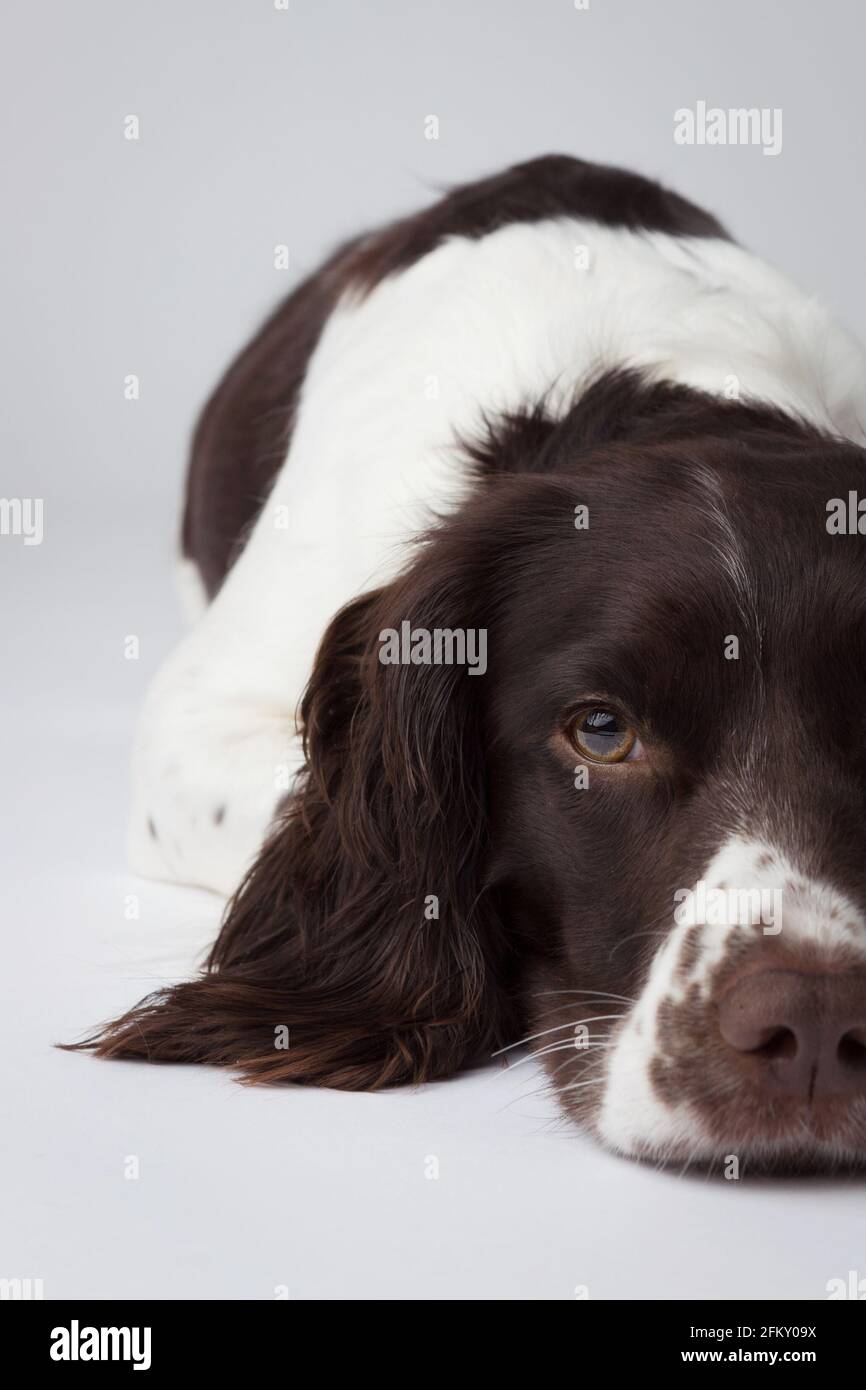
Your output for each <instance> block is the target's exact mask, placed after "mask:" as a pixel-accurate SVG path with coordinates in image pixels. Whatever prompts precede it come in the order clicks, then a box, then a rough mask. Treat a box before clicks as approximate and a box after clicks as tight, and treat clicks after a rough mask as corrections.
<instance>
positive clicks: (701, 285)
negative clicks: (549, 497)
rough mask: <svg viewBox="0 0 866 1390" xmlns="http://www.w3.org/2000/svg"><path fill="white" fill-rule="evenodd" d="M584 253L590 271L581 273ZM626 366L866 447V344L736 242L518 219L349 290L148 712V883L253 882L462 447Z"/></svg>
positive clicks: (143, 750) (459, 468)
mask: <svg viewBox="0 0 866 1390" xmlns="http://www.w3.org/2000/svg"><path fill="white" fill-rule="evenodd" d="M584 246H585V247H587V248H588V251H589V268H588V269H579V268H578V257H577V256H576V252H577V249H578V248H580V247H584ZM618 364H624V365H633V366H637V367H641V368H644V369H646V370H648V371H649V372H650V373H652V374H655V375H656V376H659V377H665V378H668V379H672V380H674V381H680V382H684V383H688V384H690V385H692V386H696V387H701V388H703V389H705V390H708V391H711V392H718V393H720V394H728V395H731V394H735V393H739V394H740V395H741V396H742V397H744V398H745V397H748V396H753V397H756V398H759V399H761V400H764V401H770V402H774V403H776V404H778V405H781V406H783V407H785V408H787V409H791V410H794V411H797V412H799V413H800V414H802V415H803V416H805V417H806V418H808V419H810V420H813V421H815V422H817V423H819V424H821V425H824V426H826V427H828V428H830V429H833V430H835V431H836V432H838V433H840V434H846V435H850V436H851V437H852V438H856V439H858V440H862V438H863V430H862V422H863V421H864V420H866V396H864V390H866V357H864V353H863V350H862V349H861V348H860V346H859V345H858V344H857V343H855V342H854V341H853V340H852V339H851V338H850V337H849V335H848V334H847V333H846V332H844V331H843V330H842V329H840V328H839V327H838V326H837V325H836V324H834V322H833V321H832V320H831V318H830V317H829V316H828V315H827V313H826V312H825V311H824V310H823V309H822V308H821V307H820V306H819V305H818V304H816V303H815V302H814V301H813V300H812V299H810V298H808V297H806V296H805V295H803V294H801V293H800V292H799V291H798V290H797V289H796V288H795V287H794V286H793V285H792V284H791V283H790V282H789V281H788V280H787V279H786V278H785V277H784V276H782V275H781V274H779V273H778V272H776V271H774V270H772V269H771V268H770V267H769V266H766V265H764V264H763V263H762V262H761V261H759V260H758V259H757V258H756V257H754V256H751V255H749V254H748V253H747V252H745V251H743V250H741V249H740V248H739V247H737V246H734V245H732V244H730V243H728V242H725V241H721V240H714V239H710V240H704V239H688V238H686V239H678V238H675V237H670V236H665V235H662V234H660V233H637V232H631V231H627V230H623V229H616V228H609V227H603V226H599V225H597V224H595V223H591V222H582V221H577V220H573V219H557V220H553V221H548V222H541V223H536V224H530V225H527V224H517V225H511V226H507V227H504V228H502V229H500V230H498V231H495V232H493V233H491V234H490V235H488V236H485V237H483V238H480V239H478V240H469V239H466V238H453V239H451V240H448V241H447V242H445V243H444V244H443V245H441V246H439V247H438V248H437V249H436V250H434V251H433V252H431V253H430V254H429V255H428V256H426V257H425V258H424V259H423V260H421V261H419V262H418V263H417V264H415V265H414V266H412V267H411V268H410V269H408V270H406V271H405V272H403V273H402V274H400V275H396V276H393V277H391V278H389V279H387V280H385V281H384V282H383V283H382V284H380V285H379V286H378V287H377V288H376V289H374V290H373V291H372V293H371V294H370V295H369V296H368V297H367V298H364V299H354V298H352V297H348V298H347V299H346V300H344V302H343V303H342V304H341V305H340V306H339V307H338V309H337V310H336V311H335V312H334V314H333V315H332V317H331V319H330V320H329V322H328V324H327V325H326V327H325V330H324V333H323V334H322V338H321V340H320V342H319V345H318V347H317V348H316V350H315V353H314V354H313V358H312V360H311V362H310V366H309V370H308V374H307V378H306V381H305V383H304V387H303V391H302V396H301V402H300V409H299V412H298V419H297V425H296V428H295V431H294V435H293V438H292V441H291V446H290V449H289V453H288V457H287V458H286V461H285V463H284V464H283V466H282V469H281V471H280V473H279V475H278V477H277V480H276V483H275V486H274V489H273V492H272V494H271V496H270V498H269V500H268V502H267V504H266V506H265V508H264V510H263V512H262V514H261V516H260V518H259V519H258V521H257V523H256V525H255V527H254V529H253V532H252V535H251V537H250V540H249V541H248V543H247V545H246V547H245V549H244V551H243V553H242V555H241V557H240V559H239V560H238V562H237V563H236V565H235V566H234V568H233V570H232V571H231V573H230V575H229V577H228V579H227V581H226V583H225V585H224V586H223V588H222V590H221V592H220V594H219V596H218V597H217V599H216V601H215V602H214V603H213V604H212V605H211V607H210V609H209V610H208V611H207V613H205V615H204V617H203V618H202V619H201V621H200V623H199V624H198V626H197V627H196V628H195V629H194V630H193V632H192V633H191V634H190V635H189V636H188V637H187V638H186V639H185V641H184V642H183V643H182V644H181V645H180V646H179V647H178V648H177V650H176V651H175V652H174V653H173V655H172V656H171V657H170V659H169V661H168V662H167V663H166V665H165V667H164V668H163V670H162V671H161V672H160V674H159V676H158V677H157V679H156V681H155V682H154V685H153V687H152V689H151V691H150V693H149V695H148V698H147V701H146V705H145V708H144V712H143V715H142V719H141V725H140V730H139V736H138V740H137V745H136V751H135V756H134V792H133V808H132V822H131V832H130V854H131V858H132V863H133V865H134V867H135V868H137V869H138V870H140V871H141V872H142V873H145V874H149V875H153V876H155V877H161V878H169V879H172V880H174V881H177V882H184V883H196V884H202V885H205V886H209V887H211V888H215V889H217V890H218V891H220V892H229V891H231V890H232V889H233V888H234V887H235V886H236V885H237V882H238V880H239V879H240V877H241V875H242V873H243V871H244V869H245V868H246V866H247V865H248V864H249V862H250V860H251V859H252V858H253V856H254V855H255V853H256V851H257V849H258V847H259V845H260V843H261V841H262V838H263V836H264V835H265V833H266V830H267V827H268V824H269V822H270V819H271V817H272V815H273V811H274V807H275V805H276V803H277V801H278V799H279V795H280V790H281V788H282V786H283V784H284V779H285V773H286V768H293V767H296V766H297V763H298V760H299V754H298V749H297V739H296V737H295V731H294V722H293V713H294V709H295V705H296V701H297V699H298V697H299V696H300V694H301V692H302V690H303V687H304V684H305V682H306V680H307V677H308V675H309V673H310V669H311V665H312V661H313V656H314V653H315V649H316V646H317V644H318V642H319V639H320V638H321V636H322V633H323V631H324V629H325V627H326V625H327V623H328V621H329V619H330V618H331V617H332V615H333V614H334V613H335V611H336V610H337V609H338V608H339V607H340V606H341V605H342V604H343V603H345V602H346V601H347V600H348V599H350V598H352V597H353V596H354V595H357V594H359V593H361V592H363V591H364V590H365V589H368V588H369V587H371V586H372V585H374V584H378V583H382V582H383V581H386V580H388V579H390V578H391V577H393V575H394V573H395V572H396V571H397V570H398V568H399V567H400V566H401V565H402V564H403V563H404V561H405V559H406V556H407V549H406V543H407V541H409V540H410V539H411V538H412V537H413V536H414V535H415V534H416V533H417V532H418V530H419V529H420V528H422V527H423V526H424V525H425V524H426V522H427V521H428V519H429V518H430V516H431V514H432V511H437V512H441V511H443V510H447V509H448V508H452V507H454V506H455V505H456V504H457V503H458V501H459V500H460V498H461V496H462V495H463V494H464V490H465V486H466V473H465V469H464V466H463V464H462V463H461V460H460V457H459V453H458V451H457V450H456V449H455V447H454V440H455V432H460V433H463V434H466V433H469V434H471V433H472V431H473V429H475V428H477V427H478V425H479V423H480V421H481V416H482V412H488V413H489V412H495V411H497V410H503V409H507V408H509V407H518V406H520V405H521V404H523V403H525V402H527V401H533V400H535V399H537V398H538V397H540V396H542V395H544V394H545V393H548V396H549V406H550V409H551V411H552V412H553V413H554V414H556V415H561V414H563V413H564V412H565V411H567V409H568V408H569V406H570V404H571V402H572V400H573V399H574V395H575V392H576V391H577V390H578V389H579V387H580V384H581V383H582V382H583V381H585V380H586V378H587V376H588V375H589V374H591V373H593V372H595V371H596V370H598V369H599V368H605V367H611V366H616V365H618ZM285 520H287V522H288V526H287V529H283V526H282V523H283V522H284V521H285ZM222 806H224V807H225V808H226V809H225V813H224V816H223V818H222V820H221V821H220V823H219V824H217V823H216V820H215V816H214V813H215V812H216V811H217V809H218V808H219V807H222ZM149 822H152V823H153V824H154V826H155V827H156V832H157V838H156V839H154V838H153V836H152V835H151V834H150V831H149V829H148V823H149Z"/></svg>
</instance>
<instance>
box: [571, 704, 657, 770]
mask: <svg viewBox="0 0 866 1390" xmlns="http://www.w3.org/2000/svg"><path fill="white" fill-rule="evenodd" d="M568 735H569V738H570V739H571V741H572V743H573V744H574V746H575V748H576V749H577V751H578V753H580V755H581V757H583V758H586V759H587V760H588V761H589V762H592V763H623V762H625V761H626V759H627V758H628V757H629V755H630V754H636V753H637V752H638V751H639V750H640V744H639V743H638V739H637V734H636V733H635V731H634V729H632V728H631V726H630V725H628V724H626V722H625V720H624V719H623V718H622V716H621V715H619V714H618V713H617V712H616V710H614V709H611V708H610V707H609V706H608V705H592V706H590V707H589V708H588V709H585V710H581V712H580V714H579V715H577V717H576V718H575V719H574V720H572V722H571V724H570V725H569V729H568Z"/></svg>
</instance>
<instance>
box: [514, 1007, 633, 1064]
mask: <svg viewBox="0 0 866 1390" xmlns="http://www.w3.org/2000/svg"><path fill="white" fill-rule="evenodd" d="M622 1017H623V1015H622V1014H596V1015H595V1017H594V1018H580V1019H577V1020H576V1021H575V1022H572V1021H571V1020H569V1021H568V1022H567V1023H557V1024H556V1026H555V1027H554V1028H543V1029H542V1030H541V1032H540V1033H530V1034H529V1036H528V1037H526V1038H519V1039H518V1041H517V1042H513V1043H508V1044H507V1046H506V1047H500V1048H499V1049H498V1050H497V1051H496V1052H491V1054H490V1055H491V1057H501V1056H502V1054H503V1052H510V1051H511V1049H512V1048H514V1047H523V1046H525V1044H526V1043H530V1042H534V1040H535V1039H536V1038H544V1037H546V1036H547V1034H548V1033H561V1032H562V1030H563V1028H580V1027H582V1025H583V1024H584V1023H600V1022H601V1020H602V1019H606V1018H622Z"/></svg>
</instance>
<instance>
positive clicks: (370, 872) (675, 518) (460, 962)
mask: <svg viewBox="0 0 866 1390" xmlns="http://www.w3.org/2000/svg"><path fill="white" fill-rule="evenodd" d="M719 412H721V413H722V414H724V412H723V411H722V410H721V407H718V408H717V407H712V408H709V407H708V408H707V410H706V412H705V413H704V414H701V412H700V411H699V410H698V411H697V412H696V414H695V415H694V418H691V417H690V418H691V424H690V425H689V427H688V428H684V427H683V423H682V419H680V425H679V427H678V428H674V425H673V422H672V421H673V417H672V418H671V420H668V419H667V417H666V416H665V418H664V419H663V420H662V421H661V423H660V422H659V421H658V420H657V421H656V423H655V425H654V426H653V428H647V429H645V430H640V429H638V430H637V431H635V430H632V433H631V437H630V438H629V439H628V440H622V439H618V438H617V437H616V429H615V427H612V426H611V425H610V424H609V422H608V423H606V424H605V425H604V427H603V428H601V427H599V426H598V422H596V426H594V427H593V428H591V429H590V428H589V427H588V424H587V421H588V418H589V417H588V415H587V411H586V410H585V409H584V411H583V412H582V413H579V414H576V415H575V416H574V418H572V417H569V418H567V419H566V420H564V421H563V422H561V423H560V424H557V425H554V424H551V423H547V422H545V421H544V420H543V419H542V418H541V417H538V416H535V417H530V418H528V419H525V420H522V421H512V422H511V423H510V424H509V425H508V427H507V428H505V429H504V430H503V431H502V432H500V433H499V434H498V435H497V434H494V436H493V437H492V438H491V440H490V441H489V443H488V445H487V446H486V448H485V449H483V450H480V451H478V458H479V466H480V467H481V468H482V471H483V472H484V474H485V476H484V478H483V479H482V480H481V481H479V484H478V487H477V489H476V490H475V491H474V492H473V494H472V496H471V497H470V499H469V500H468V501H467V502H466V504H465V505H464V506H463V507H462V509H461V510H460V511H459V512H458V513H457V514H456V515H454V516H452V517H450V518H449V519H447V520H445V521H443V522H442V524H441V525H439V526H438V527H437V528H436V529H435V530H434V531H433V532H432V533H431V535H430V537H429V538H428V539H427V541H426V542H425V543H424V544H423V545H422V546H421V547H420V549H419V550H418V552H417V555H416V557H415V559H414V562H413V564H412V565H411V567H410V568H409V569H408V570H407V571H406V572H405V573H404V574H403V575H402V576H401V577H400V578H399V579H397V580H396V581H395V582H394V583H393V584H391V585H389V586H388V587H387V588H384V589H381V590H379V591H377V592H376V593H373V594H370V595H367V596H365V597H363V598H361V599H358V600H357V601H355V602H354V603H353V604H351V605H349V607H347V608H346V609H344V610H343V611H342V612H341V613H340V614H339V615H337V617H336V618H335V620H334V622H333V623H332V625H331V628H330V629H329V631H328V633H327V634H326V635H325V638H324V640H323V642H322V645H321V648H320V652H319V656H318V659H317V663H316V667H315V670H314V673H313V677H312V680H311V683H310V686H309V688H308V691H307V694H306V697H305V700H304V706H303V718H304V725H305V731H306V740H307V768H306V771H305V773H304V776H303V781H302V784H301V786H300V788H299V790H298V792H297V793H296V794H295V795H294V796H293V797H292V798H291V800H290V802H289V803H288V805H287V806H286V808H285V813H284V815H283V816H282V817H281V820H280V822H279V824H278V825H277V826H276V828H275V830H274V833H273V835H272V836H271V838H270V840H269V842H268V844H267V845H266V846H265V847H264V849H263V851H262V853H261V856H260V859H259V861H258V863H257V864H256V866H255V867H254V869H253V870H252V872H251V874H250V875H249V877H248V879H247V881H246V883H245V884H244V886H243V887H242V889H241V891H240V893H239V894H238V896H237V897H236V899H235V901H234V903H233V904H232V905H231V907H230V910H229V913H228V915H227V918H226V922H225V924H224V927H223V931H222V933H221V936H220V938H219V941H218V942H217V945H216V947H215V949H214V953H213V956H212V959H211V962H210V965H209V969H208V972H207V973H206V975H205V976H204V977H203V979H201V980H199V981H195V982H192V983H190V984H187V985H181V986H179V987H177V988H176V989H174V990H171V991H169V992H167V993H165V994H163V995H160V996H156V997H155V998H153V999H151V1000H149V1001H146V1002H145V1004H144V1005H142V1006H139V1008H138V1009H137V1010H136V1011H134V1013H133V1014H132V1015H130V1016H128V1017H127V1018H126V1019H123V1020H121V1021H120V1022H119V1023H118V1024H116V1025H113V1027H112V1028H110V1029H109V1030H108V1031H107V1033H106V1034H105V1035H103V1037H102V1039H101V1040H100V1042H99V1044H98V1046H99V1048H100V1050H101V1051H102V1052H103V1053H105V1054H109V1055H139V1056H140V1055H148V1056H150V1057H151V1058H152V1059H153V1060H178V1061H180V1060H190V1061H208V1062H213V1063H217V1064H222V1065H229V1066H236V1067H239V1068H240V1069H241V1071H242V1072H243V1073H244V1074H245V1075H246V1077H248V1078H249V1079H253V1080H260V1081H295V1082H302V1083H303V1082H306V1083H313V1084H322V1085H333V1086H344V1087H356V1088H367V1087H374V1086H380V1085H386V1084H392V1083H397V1082H405V1081H409V1082H411V1081H419V1080H424V1079H428V1078H432V1077H437V1076H444V1075H448V1074H450V1073H452V1072H454V1071H455V1070H456V1069H457V1068H458V1067H460V1066H461V1065H463V1064H465V1063H467V1062H469V1061H472V1060H477V1059H481V1058H484V1057H486V1056H489V1055H490V1054H491V1053H492V1052H494V1051H495V1050H496V1049H497V1048H500V1047H503V1046H505V1045H506V1044H508V1043H511V1042H514V1041H516V1040H518V1039H519V1038H521V1037H524V1036H525V1037H527V1038H529V1039H530V1045H531V1046H532V1047H533V1048H534V1049H535V1050H537V1051H538V1052H539V1053H540V1054H541V1055H542V1056H543V1057H544V1063H545V1066H546V1067H547V1069H548V1071H549V1074H550V1078H551V1081H552V1083H553V1085H554V1087H555V1089H556V1091H557V1093H558V1095H559V1097H560V1100H561V1103H562V1106H563V1107H564V1108H565V1110H566V1111H567V1112H568V1113H570V1114H571V1115H573V1116H574V1117H576V1118H577V1119H578V1120H579V1121H580V1122H581V1123H583V1124H585V1125H586V1126H588V1127H589V1128H590V1129H591V1130H592V1131H594V1132H595V1133H596V1134H598V1135H599V1136H600V1137H601V1138H602V1139H603V1140H604V1141H605V1142H607V1143H608V1144H609V1145H611V1146H613V1147H614V1148H616V1149H618V1150H620V1151H622V1152H624V1153H627V1154H630V1155H633V1156H637V1157H642V1156H648V1157H653V1158H657V1159H658V1158H671V1159H676V1160H678V1161H683V1162H685V1161H688V1160H690V1159H700V1160H706V1161H712V1160H721V1159H722V1158H723V1157H725V1156H727V1155H732V1154H733V1155H737V1156H738V1157H741V1158H742V1159H744V1160H757V1161H759V1162H768V1163H776V1162H779V1163H783V1164H785V1165H792V1164H793V1165H803V1164H810V1163H819V1164H821V1165H826V1164H827V1163H831V1162H835V1161H849V1162H856V1161H861V1160H863V1159H864V1158H866V818H864V809H866V537H864V535H862V534H859V533H858V532H857V521H856V518H857V516H858V515H859V513H858V512H857V511H856V505H857V500H856V498H853V499H852V498H851V497H849V494H851V493H855V492H856V491H857V489H858V488H859V490H860V495H863V494H866V454H864V452H863V451H861V450H860V449H858V448H857V447H856V446H854V445H851V444H847V443H843V442H838V441H835V440H832V439H830V438H827V437H824V436H822V435H820V434H818V433H817V432H816V431H812V430H810V429H807V428H804V427H801V426H798V425H793V424H792V423H791V422H786V421H785V420H784V419H783V418H781V417H774V416H771V415H769V414H768V415H766V416H763V415H762V414H761V412H754V414H753V413H751V412H750V411H749V410H748V409H747V408H745V407H736V408H735V409H733V410H732V411H731V413H730V416H729V418H728V420H727V423H726V424H725V426H724V427H720V426H719V425H718V421H717V420H716V414H717V413H719ZM675 414H676V412H674V415H675ZM605 420H608V416H605ZM832 499H841V500H842V503H844V513H845V517H846V518H847V520H848V522H849V524H848V525H847V526H846V527H845V528H844V530H843V528H842V526H841V525H840V524H837V525H834V522H833V518H834V517H836V518H837V522H838V519H839V517H841V514H842V513H841V512H840V511H839V509H838V508H836V510H834V508H833V506H832ZM828 504H831V506H830V510H829V511H828ZM840 505H841V504H840ZM864 510H866V508H864ZM837 513H838V516H837ZM852 518H854V524H853V531H852V528H851V525H850V522H851V519H852ZM863 529H864V531H866V517H864V519H863ZM839 531H841V532H842V533H837V532H839ZM286 1028H287V1029H288V1033H287V1035H285V1034H284V1033H281V1032H280V1030H281V1029H286ZM280 1039H285V1041H286V1042H287V1045H283V1043H282V1042H281V1041H280Z"/></svg>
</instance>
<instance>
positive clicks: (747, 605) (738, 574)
mask: <svg viewBox="0 0 866 1390" xmlns="http://www.w3.org/2000/svg"><path fill="white" fill-rule="evenodd" d="M694 476H695V477H696V478H697V480H698V481H699V482H700V484H701V486H702V488H703V491H704V494H705V496H706V508H705V511H704V514H705V515H706V516H707V517H708V519H709V520H710V521H711V522H712V523H713V525H714V526H715V527H716V529H717V531H718V533H719V545H718V547H717V548H715V549H714V550H713V552H712V554H713V557H714V559H715V560H716V562H717V563H718V565H719V567H720V569H721V570H722V573H723V574H724V575H725V577H726V579H727V580H728V581H729V583H730V586H731V589H732V591H733V594H734V597H735V600H736V604H737V610H738V613H739V615H740V618H741V620H742V622H743V624H744V626H745V628H746V629H747V630H748V629H751V631H752V633H753V635H754V638H755V643H756V651H757V655H758V662H757V663H756V666H757V669H758V670H760V656H761V650H762V647H763V628H762V625H761V617H760V613H759V611H758V598H757V592H756V589H755V584H754V579H753V576H752V573H751V570H750V568H749V565H748V562H747V560H746V555H745V551H744V549H743V546H742V543H741V541H740V538H739V536H738V535H737V532H736V530H735V528H734V524H733V522H732V521H731V517H730V514H729V512H728V508H727V504H726V501H725V495H724V492H723V489H722V485H721V482H720V481H719V478H718V477H717V475H716V474H715V473H714V472H713V470H712V469H711V468H707V467H706V465H705V464H696V465H695V469H694Z"/></svg>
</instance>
